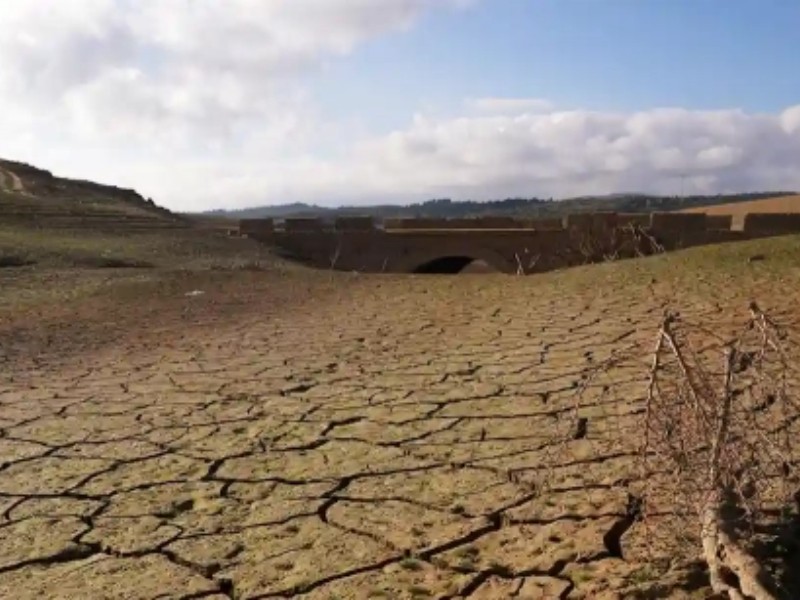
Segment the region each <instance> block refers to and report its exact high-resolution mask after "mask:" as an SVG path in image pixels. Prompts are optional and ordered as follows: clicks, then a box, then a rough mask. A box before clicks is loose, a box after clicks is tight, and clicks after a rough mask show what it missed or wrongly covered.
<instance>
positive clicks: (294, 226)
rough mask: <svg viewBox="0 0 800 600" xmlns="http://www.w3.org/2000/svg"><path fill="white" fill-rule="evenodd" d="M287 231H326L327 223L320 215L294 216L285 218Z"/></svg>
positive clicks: (284, 228)
mask: <svg viewBox="0 0 800 600" xmlns="http://www.w3.org/2000/svg"><path fill="white" fill-rule="evenodd" d="M283 230H284V231H285V232H287V233H319V232H321V231H325V223H324V222H323V220H322V219H320V218H318V217H293V218H289V219H284V220H283Z"/></svg>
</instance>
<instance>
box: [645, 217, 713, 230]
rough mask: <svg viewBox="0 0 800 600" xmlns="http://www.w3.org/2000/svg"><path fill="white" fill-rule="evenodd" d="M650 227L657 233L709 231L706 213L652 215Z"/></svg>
mask: <svg viewBox="0 0 800 600" xmlns="http://www.w3.org/2000/svg"><path fill="white" fill-rule="evenodd" d="M650 227H651V229H653V231H655V232H669V233H673V232H695V231H706V230H707V229H708V218H707V215H706V213H674V212H655V213H653V214H651V215H650Z"/></svg>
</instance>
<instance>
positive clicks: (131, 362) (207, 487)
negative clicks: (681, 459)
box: [0, 273, 798, 600]
mask: <svg viewBox="0 0 800 600" xmlns="http://www.w3.org/2000/svg"><path fill="white" fill-rule="evenodd" d="M560 282H561V280H560V279H559V276H558V275H553V276H546V277H532V278H525V279H515V278H508V277H497V276H465V277H461V278H456V279H445V278H426V277H374V278H364V277H361V278H354V277H349V276H338V275H337V276H333V277H332V278H329V277H328V276H327V275H326V276H321V275H318V274H299V275H297V274H295V275H290V276H288V277H286V276H284V277H283V278H279V279H276V278H274V277H272V276H271V275H270V274H249V273H248V274H242V275H241V276H240V277H239V278H238V279H231V280H225V282H224V285H222V284H221V283H219V282H217V283H213V282H211V283H209V287H211V288H212V289H209V290H208V293H207V294H206V295H204V296H202V297H196V298H186V297H184V295H183V294H182V293H179V294H174V295H171V296H170V297H169V298H165V297H163V296H159V295H153V296H152V297H149V298H147V301H146V302H145V301H142V302H131V303H127V304H125V303H120V302H117V301H114V302H112V301H108V302H107V303H106V304H103V303H102V301H100V300H95V301H94V304H91V305H90V308H87V309H86V311H85V314H84V313H80V311H77V309H76V311H77V312H75V314H74V315H72V316H71V317H70V318H67V317H66V316H65V315H64V314H61V313H60V314H59V315H58V316H57V318H58V319H60V321H58V322H59V323H61V325H59V326H58V327H55V326H54V325H53V323H52V322H50V323H49V324H48V323H45V322H44V321H43V325H42V327H44V328H45V329H46V332H43V331H39V333H38V334H37V329H36V327H35V326H34V325H30V324H29V326H25V327H27V328H25V327H23V328H22V329H19V328H17V329H16V330H15V329H14V328H13V327H7V328H6V330H5V331H4V332H2V335H3V338H2V340H3V342H4V345H5V354H4V355H5V362H3V363H0V368H2V372H1V375H0V457H2V460H1V461H0V597H2V598H20V599H22V598H37V599H41V598H115V599H116V598H126V599H128V598H130V599H139V598H141V599H149V598H175V599H189V598H215V599H224V598H291V597H302V598H309V599H326V600H327V599H334V598H428V597H430V598H459V597H470V598H484V599H494V598H498V599H500V598H526V599H533V598H543V599H544V598H616V597H621V596H622V595H623V594H622V592H621V591H620V590H623V589H625V588H626V587H629V586H631V585H632V578H634V577H635V573H636V572H637V569H640V568H641V567H642V563H641V562H640V558H637V557H636V556H635V555H633V554H631V553H628V552H626V553H625V555H623V556H620V554H621V552H620V550H619V545H620V540H619V535H618V534H615V533H614V532H615V531H617V532H618V531H619V529H620V528H619V524H620V522H621V521H624V519H625V517H626V502H627V501H628V498H627V492H626V478H627V477H629V476H630V472H631V469H630V466H631V462H632V459H633V455H634V454H633V453H634V451H635V440H634V439H619V431H620V430H619V429H618V427H617V426H615V427H610V426H609V424H608V423H607V422H606V421H607V420H608V419H609V418H610V416H609V414H608V413H607V412H606V411H605V410H603V409H601V408H598V410H596V411H595V412H592V411H591V407H590V409H589V412H588V413H586V421H585V422H584V431H582V435H576V436H575V438H576V439H574V440H572V441H570V442H569V443H568V444H567V445H566V447H564V448H562V449H561V451H562V452H564V460H563V461H561V463H560V464H558V465H557V466H556V467H555V469H554V470H553V474H552V477H551V479H550V480H549V483H550V486H551V489H549V490H548V491H547V493H546V494H538V493H537V490H536V485H537V481H539V480H540V475H541V473H542V470H543V469H544V468H545V465H546V464H549V462H550V456H551V455H549V454H548V452H549V451H550V450H552V447H551V446H552V444H551V441H552V438H553V436H552V431H553V427H554V424H555V423H559V422H563V421H564V419H566V418H567V417H566V416H567V414H568V412H569V410H570V409H571V407H572V404H571V403H572V395H573V394H574V391H575V389H576V387H577V386H579V385H581V382H582V381H583V378H584V377H585V374H586V373H587V371H588V370H589V369H591V368H592V365H594V364H597V363H598V362H601V361H602V360H603V359H604V358H606V357H608V356H609V355H610V354H611V352H613V351H614V350H615V349H616V348H619V347H620V345H621V344H624V343H627V342H628V341H632V340H637V339H643V338H646V337H647V336H650V335H652V334H653V331H654V328H655V326H656V324H657V323H658V320H659V318H660V316H661V314H662V311H663V308H664V306H665V305H666V304H667V303H669V302H670V301H671V300H673V299H674V294H675V293H676V290H675V288H674V287H673V286H672V285H664V286H663V287H659V286H653V285H650V284H649V283H648V284H644V283H632V284H630V285H629V286H628V288H627V289H626V292H625V293H624V294H623V293H621V292H619V291H617V292H613V293H610V292H609V290H603V289H602V288H601V287H599V286H598V285H597V284H596V283H590V284H586V285H579V284H575V285H573V284H567V283H564V284H562V283H560ZM612 285H613V284H612ZM690 287H691V286H690ZM788 287H789V288H791V286H788ZM187 289H192V288H191V287H189V288H187ZM687 289H688V288H687ZM748 293H749V292H748V291H747V290H744V291H742V293H741V294H740V296H741V297H734V296H733V295H732V294H730V293H729V294H728V297H727V299H726V302H727V303H728V304H729V305H730V307H735V308H736V309H739V308H741V307H742V304H741V302H742V301H743V299H744V298H747V297H748ZM797 296H798V294H797V292H793V293H792V292H790V291H788V289H787V290H786V293H785V294H783V295H780V296H779V297H780V298H782V300H781V301H782V302H783V303H785V304H784V305H785V306H788V307H791V306H792V305H793V304H794V303H796V301H797ZM684 300H685V302H684V305H683V308H684V309H685V310H686V311H688V312H689V313H691V314H692V315H693V316H694V317H696V318H700V319H706V318H713V317H717V316H719V315H720V314H722V313H723V309H727V308H728V306H727V305H720V304H718V302H719V300H720V299H719V297H715V294H713V293H709V292H708V291H706V292H703V293H698V294H695V295H693V296H686V297H685V298H684ZM744 306H745V307H746V304H745V305H744ZM794 306H797V304H794ZM54 318H55V317H54ZM19 327H22V326H19ZM48 328H49V329H48ZM54 331H55V333H53V332H54ZM104 336H105V337H104ZM610 376H612V377H614V378H615V381H616V382H617V383H616V385H619V386H620V389H623V390H628V392H626V393H625V394H622V395H621V396H622V397H624V398H625V400H624V401H623V405H621V406H619V407H618V411H617V412H616V413H615V414H616V415H629V416H630V417H631V418H633V417H634V416H635V415H636V414H637V413H638V412H640V411H641V405H642V391H643V390H642V388H641V386H640V385H639V380H638V379H637V378H640V376H641V374H637V373H631V372H627V371H625V370H620V372H618V373H611V374H610ZM625 386H627V387H625ZM606 442H607V443H606ZM634 529H635V528H634ZM630 535H635V532H632V533H631V534H630ZM615 536H616V539H612V538H615ZM622 545H623V546H625V541H624V540H623V543H622ZM690 593H691V592H684V591H681V588H680V586H677V585H676V587H675V589H674V590H673V591H671V592H670V593H669V594H668V595H667V596H668V597H676V598H678V597H687V595H688V594H690ZM630 597H634V596H630ZM692 597H698V596H692Z"/></svg>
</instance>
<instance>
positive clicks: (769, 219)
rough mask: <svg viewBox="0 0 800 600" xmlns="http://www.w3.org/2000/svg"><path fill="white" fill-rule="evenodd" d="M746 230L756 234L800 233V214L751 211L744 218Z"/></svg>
mask: <svg viewBox="0 0 800 600" xmlns="http://www.w3.org/2000/svg"><path fill="white" fill-rule="evenodd" d="M744 231H745V233H751V234H754V235H765V234H767V235H768V234H782V233H800V214H798V213H750V214H748V215H747V216H745V218H744Z"/></svg>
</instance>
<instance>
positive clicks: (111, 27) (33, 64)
mask: <svg viewBox="0 0 800 600" xmlns="http://www.w3.org/2000/svg"><path fill="white" fill-rule="evenodd" d="M470 3H472V2H471V1H470V0H270V1H268V2H266V1H263V0H228V1H226V2H219V1H218V0H170V1H169V2H165V1H163V0H71V1H70V2H64V1H63V0H29V1H26V2H18V1H17V0H0V14H2V19H0V105H2V106H3V110H2V111H0V156H4V157H9V158H18V159H22V160H27V161H29V162H32V163H34V164H38V165H42V166H45V167H48V168H52V169H53V170H55V171H58V172H60V173H64V174H67V175H74V176H80V177H87V178H92V179H97V180H101V181H108V182H113V183H118V184H121V185H129V186H133V187H136V188H137V189H140V190H141V191H142V192H143V193H145V194H147V195H151V196H153V197H155V198H156V200H158V201H159V202H161V203H164V204H166V205H168V206H171V207H173V208H178V209H183V210H190V209H205V208H212V207H221V206H225V207H242V206H247V205H255V204H265V203H278V202H285V201H311V202H319V203H326V204H334V203H342V202H347V203H371V202H384V201H411V200H424V199H426V198H429V197H433V196H436V197H441V196H449V197H453V198H475V199H484V198H496V197H503V196H514V195H524V196H530V195H539V196H554V197H563V196H569V195H577V194H594V193H607V192H614V191H624V190H643V191H652V192H661V193H675V192H677V191H678V190H679V189H680V181H681V180H682V179H685V189H686V191H687V192H690V191H691V192H695V191H696V192H726V191H734V190H747V189H764V188H773V189H774V188H800V169H798V166H799V165H798V157H800V106H795V107H788V108H787V109H786V110H785V111H783V112H781V113H779V114H753V113H747V112H743V111H740V110H733V109H732V110H719V111H693V110H687V109H680V108H669V109H657V110H647V111H642V112H636V113H610V112H598V111H591V110H563V109H561V108H559V107H557V106H555V105H553V104H551V103H549V102H546V101H544V100H540V99H535V98H532V99H531V98H504V97H502V96H498V97H493V98H477V99H475V98H473V99H466V100H465V101H464V107H463V112H462V113H461V114H454V115H451V116H449V117H436V118H433V117H429V116H425V115H416V116H412V114H411V113H412V112H413V111H414V109H415V107H414V106H409V107H408V108H409V123H408V126H407V127H405V128H403V129H401V130H398V131H394V132H388V133H384V134H380V133H378V134H372V135H370V136H366V137H365V135H364V134H357V133H355V132H356V131H359V130H360V129H361V128H353V127H351V126H350V124H349V123H338V122H336V121H330V120H326V119H323V118H322V117H321V111H319V109H318V107H319V106H320V105H321V104H323V103H324V101H325V99H324V98H318V97H314V96H313V95H312V94H311V91H310V90H311V89H312V88H311V87H310V86H309V80H310V79H313V77H314V76H315V74H316V73H317V72H318V71H319V70H320V69H324V68H325V65H326V63H327V62H328V61H331V60H339V59H342V57H345V56H346V55H348V54H350V53H352V52H356V51H358V46H359V45H360V44H362V43H364V42H365V41H367V40H369V39H372V38H375V37H377V36H380V35H386V34H388V33H392V32H401V31H403V30H405V29H408V28H410V27H412V26H413V25H414V23H415V22H416V21H417V20H418V19H419V18H420V17H421V16H422V15H423V14H424V13H425V12H426V11H431V10H436V9H442V8H446V9H454V8H455V9H457V8H461V7H464V6H466V5H468V4H470ZM331 148H333V149H334V151H333V152H331V151H330V150H331ZM323 150H324V152H323ZM331 156H333V157H334V158H331Z"/></svg>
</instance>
